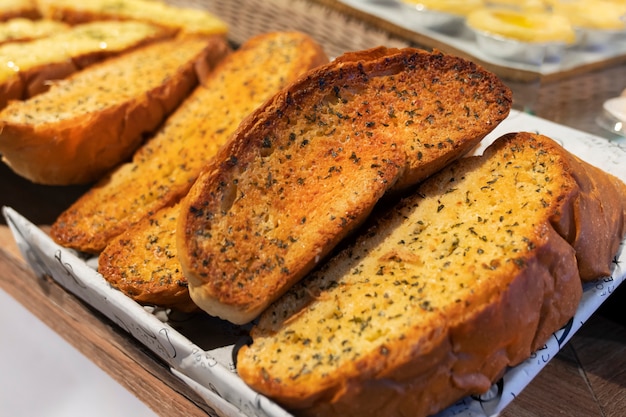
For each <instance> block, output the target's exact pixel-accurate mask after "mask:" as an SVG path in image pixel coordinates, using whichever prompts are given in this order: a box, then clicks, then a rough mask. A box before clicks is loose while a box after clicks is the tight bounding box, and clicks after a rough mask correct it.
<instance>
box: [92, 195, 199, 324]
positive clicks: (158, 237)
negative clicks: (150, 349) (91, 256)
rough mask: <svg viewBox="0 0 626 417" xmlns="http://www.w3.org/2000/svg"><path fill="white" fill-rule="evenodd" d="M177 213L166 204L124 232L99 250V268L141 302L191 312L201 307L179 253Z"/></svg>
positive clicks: (120, 288) (126, 292)
mask: <svg viewBox="0 0 626 417" xmlns="http://www.w3.org/2000/svg"><path fill="white" fill-rule="evenodd" d="M178 213H179V207H178V205H174V206H170V207H164V208H163V209H161V210H159V211H158V212H157V213H155V214H154V215H150V216H148V217H144V218H143V219H141V221H139V223H137V224H136V225H134V227H132V228H131V229H130V230H127V231H126V232H124V233H122V235H121V236H119V237H117V238H116V239H114V240H113V241H112V242H111V244H110V245H108V246H107V247H106V249H105V251H104V252H102V253H101V254H100V257H99V258H98V272H100V273H101V274H102V275H103V276H104V277H105V279H106V280H107V281H108V282H109V283H111V285H113V286H114V287H116V288H117V289H119V290H120V291H122V292H123V293H125V294H126V295H128V296H129V297H130V298H132V299H134V300H135V301H137V302H139V303H142V304H149V305H158V306H161V307H168V308H174V309H176V310H179V311H185V312H189V311H194V310H197V309H198V307H197V306H196V305H195V304H194V302H193V301H192V300H191V298H190V297H189V290H188V288H187V285H188V284H187V280H186V279H185V277H184V276H183V273H182V271H181V268H180V262H179V261H178V257H177V256H176V222H177V221H178Z"/></svg>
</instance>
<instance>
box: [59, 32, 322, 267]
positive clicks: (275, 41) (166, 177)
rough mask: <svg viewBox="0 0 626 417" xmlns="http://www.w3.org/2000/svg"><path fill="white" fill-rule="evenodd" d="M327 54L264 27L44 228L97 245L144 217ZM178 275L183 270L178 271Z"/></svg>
mask: <svg viewBox="0 0 626 417" xmlns="http://www.w3.org/2000/svg"><path fill="white" fill-rule="evenodd" d="M326 62H328V58H327V56H326V54H325V53H324V51H323V50H322V48H321V47H320V45H319V44H317V43H316V42H315V41H314V40H313V39H311V38H310V37H309V36H307V35H305V34H303V33H298V32H275V33H265V34H262V35H259V36H256V37H253V38H251V39H249V40H248V41H247V42H246V43H244V44H243V45H242V46H241V47H240V48H239V49H238V50H237V51H235V52H233V53H232V54H230V55H229V56H228V57H226V58H225V59H223V60H222V61H221V62H220V63H219V64H218V66H217V68H216V69H215V71H214V72H212V74H211V75H210V77H209V78H207V79H206V80H205V83H204V84H205V85H204V86H200V87H198V88H196V90H195V91H194V92H192V93H191V95H190V96H189V97H188V98H187V99H186V100H185V101H184V102H183V103H182V104H181V106H180V107H179V108H178V109H177V110H176V111H175V112H174V113H173V114H172V115H171V116H170V117H169V118H168V119H167V120H166V121H165V123H164V124H163V126H162V127H161V128H160V129H159V131H158V132H157V133H156V134H155V135H154V136H153V137H151V138H150V139H149V140H148V141H147V142H146V144H145V145H144V146H142V147H141V148H139V149H138V150H137V152H136V153H135V154H134V156H133V159H132V161H130V162H128V163H125V164H123V165H121V166H119V167H117V168H116V169H115V170H114V171H112V172H111V173H110V174H109V175H107V176H106V177H105V178H103V179H102V180H101V181H99V182H98V183H97V184H95V185H94V186H93V187H92V188H91V189H90V190H89V191H88V192H87V193H86V194H84V195H83V196H81V197H80V198H79V199H78V200H77V201H76V202H75V203H74V204H72V205H71V206H70V207H69V208H68V209H67V210H65V211H64V212H63V213H62V214H61V215H60V216H59V217H58V219H57V220H56V221H55V222H54V224H53V225H52V229H51V231H50V233H51V236H52V237H53V239H55V240H56V241H57V243H59V244H61V245H64V246H67V247H71V248H74V249H77V250H80V251H83V252H89V253H99V252H101V251H102V250H103V249H104V248H105V246H106V245H107V244H108V243H109V242H110V241H111V239H113V238H114V237H115V236H117V235H119V234H120V233H122V232H124V231H125V230H128V229H129V228H131V227H132V225H133V224H135V223H137V222H138V221H139V220H140V219H141V218H142V217H145V216H146V215H148V214H151V213H156V212H157V211H159V210H160V209H161V208H163V207H167V206H170V205H173V204H175V203H176V202H177V201H179V200H180V199H181V198H182V197H183V196H184V195H185V194H186V193H187V192H188V191H189V188H190V187H191V185H192V183H193V182H194V181H195V179H196V178H197V176H198V174H199V172H200V171H201V170H202V168H203V167H204V165H206V163H207V161H208V160H210V159H211V158H213V157H214V156H215V154H216V153H217V151H218V149H219V147H220V146H222V145H223V143H224V142H226V141H227V140H228V137H229V136H230V135H231V134H232V132H233V131H234V130H235V129H236V128H237V126H238V125H239V123H240V122H241V121H242V119H244V118H245V117H246V116H247V115H248V113H250V112H251V111H252V110H253V109H254V108H255V107H257V106H259V105H261V104H262V103H263V101H265V100H266V99H267V98H268V97H270V96H271V95H272V94H274V93H275V92H276V91H277V90H279V89H280V88H281V87H283V86H285V85H286V83H288V82H290V81H293V80H295V79H296V78H297V77H298V76H299V75H301V74H302V73H304V72H306V71H307V70H309V69H311V68H313V67H316V66H318V65H320V64H322V63H326ZM181 275H182V273H181Z"/></svg>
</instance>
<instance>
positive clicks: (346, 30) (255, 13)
mask: <svg viewBox="0 0 626 417" xmlns="http://www.w3.org/2000/svg"><path fill="white" fill-rule="evenodd" d="M168 3H170V4H173V5H176V6H181V7H190V8H198V9H204V10H208V11H210V12H212V13H214V14H215V15H217V16H219V17H220V18H221V19H222V20H224V21H225V22H226V23H227V24H228V26H229V39H230V40H231V41H232V42H234V43H235V44H241V43H243V42H244V41H245V40H247V39H248V38H250V37H252V36H254V35H258V34H260V33H264V32H272V31H284V30H298V31H300V32H304V33H307V34H308V35H310V36H311V37H312V38H313V39H315V40H316V41H317V42H319V43H320V44H321V45H323V46H324V49H325V51H326V53H327V54H328V55H329V56H331V57H335V56H338V55H340V54H342V53H344V52H347V51H355V50H361V49H367V48H371V47H374V46H380V45H385V46H389V47H405V46H409V42H408V41H406V40H403V39H401V38H399V37H393V36H392V35H390V34H389V32H387V31H385V30H383V29H381V28H378V27H376V26H374V25H370V24H368V23H367V22H366V21H363V20H361V19H358V18H354V17H351V16H349V15H348V14H346V13H342V12H340V11H338V10H336V9H333V8H331V7H327V6H325V5H323V4H322V3H318V2H314V1H308V0H242V1H231V0H204V1H203V0H169V1H168Z"/></svg>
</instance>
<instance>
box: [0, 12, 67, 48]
mask: <svg viewBox="0 0 626 417" xmlns="http://www.w3.org/2000/svg"><path fill="white" fill-rule="evenodd" d="M69 28H70V26H69V25H68V24H66V23H63V22H57V21H56V20H49V19H37V20H31V19H26V18H23V17H16V18H14V19H10V20H7V21H5V22H2V23H0V45H3V44H5V43H10V42H27V41H32V40H35V39H40V38H45V37H47V36H51V35H56V34H58V33H61V32H64V31H66V30H68V29H69Z"/></svg>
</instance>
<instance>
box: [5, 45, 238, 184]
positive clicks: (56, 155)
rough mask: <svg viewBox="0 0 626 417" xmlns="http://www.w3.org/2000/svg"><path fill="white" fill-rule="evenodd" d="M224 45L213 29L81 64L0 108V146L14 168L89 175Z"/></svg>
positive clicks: (164, 110)
mask: <svg viewBox="0 0 626 417" xmlns="http://www.w3.org/2000/svg"><path fill="white" fill-rule="evenodd" d="M226 50H227V47H226V44H225V40H224V39H223V38H221V37H217V36H216V37H211V38H205V37H178V38H176V39H167V40H164V41H161V42H155V43H152V44H150V45H147V46H144V47H141V48H139V49H136V50H134V51H132V52H129V53H126V54H124V55H121V56H117V57H114V58H111V59H107V60H105V61H104V62H101V63H98V64H94V65H92V66H89V67H88V68H87V69H85V70H83V71H80V72H77V73H75V74H73V75H72V76H70V77H69V78H67V79H66V80H63V81H62V82H59V83H56V84H54V85H53V86H52V87H51V88H50V90H48V91H46V92H45V93H42V94H39V95H37V96H35V97H33V98H31V99H29V100H25V101H13V102H11V103H10V104H9V105H8V106H7V107H6V108H5V109H4V110H2V112H0V153H2V156H3V160H4V161H5V162H6V163H7V164H8V165H9V166H10V167H11V168H12V169H13V170H14V171H15V172H16V173H18V174H19V175H21V176H23V177H25V178H28V179H30V180H31V181H33V182H37V183H42V184H51V185H68V184H81V183H89V182H92V181H95V180H97V179H99V178H101V177H102V176H103V175H104V174H106V173H107V172H108V171H109V170H111V169H112V168H113V167H115V166H116V165H118V164H120V163H122V162H123V161H125V160H126V159H127V158H129V157H130V156H131V155H132V154H133V152H134V151H135V150H136V149H137V148H138V147H139V146H140V145H141V144H142V142H143V140H144V135H147V134H149V133H151V132H153V131H155V130H156V129H157V128H158V127H159V126H160V125H161V123H162V122H163V120H164V119H165V118H166V117H167V116H168V115H169V114H170V113H171V112H172V111H173V110H174V109H176V107H177V106H178V105H179V104H180V103H181V102H182V101H183V100H184V99H185V98H186V97H187V95H188V94H189V93H190V92H191V91H192V90H193V88H194V87H195V86H196V85H197V84H198V82H199V78H200V74H204V73H206V71H207V70H206V68H207V67H212V66H213V65H214V64H215V62H216V61H219V60H220V59H221V58H222V57H223V56H224V53H225V51H226Z"/></svg>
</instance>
